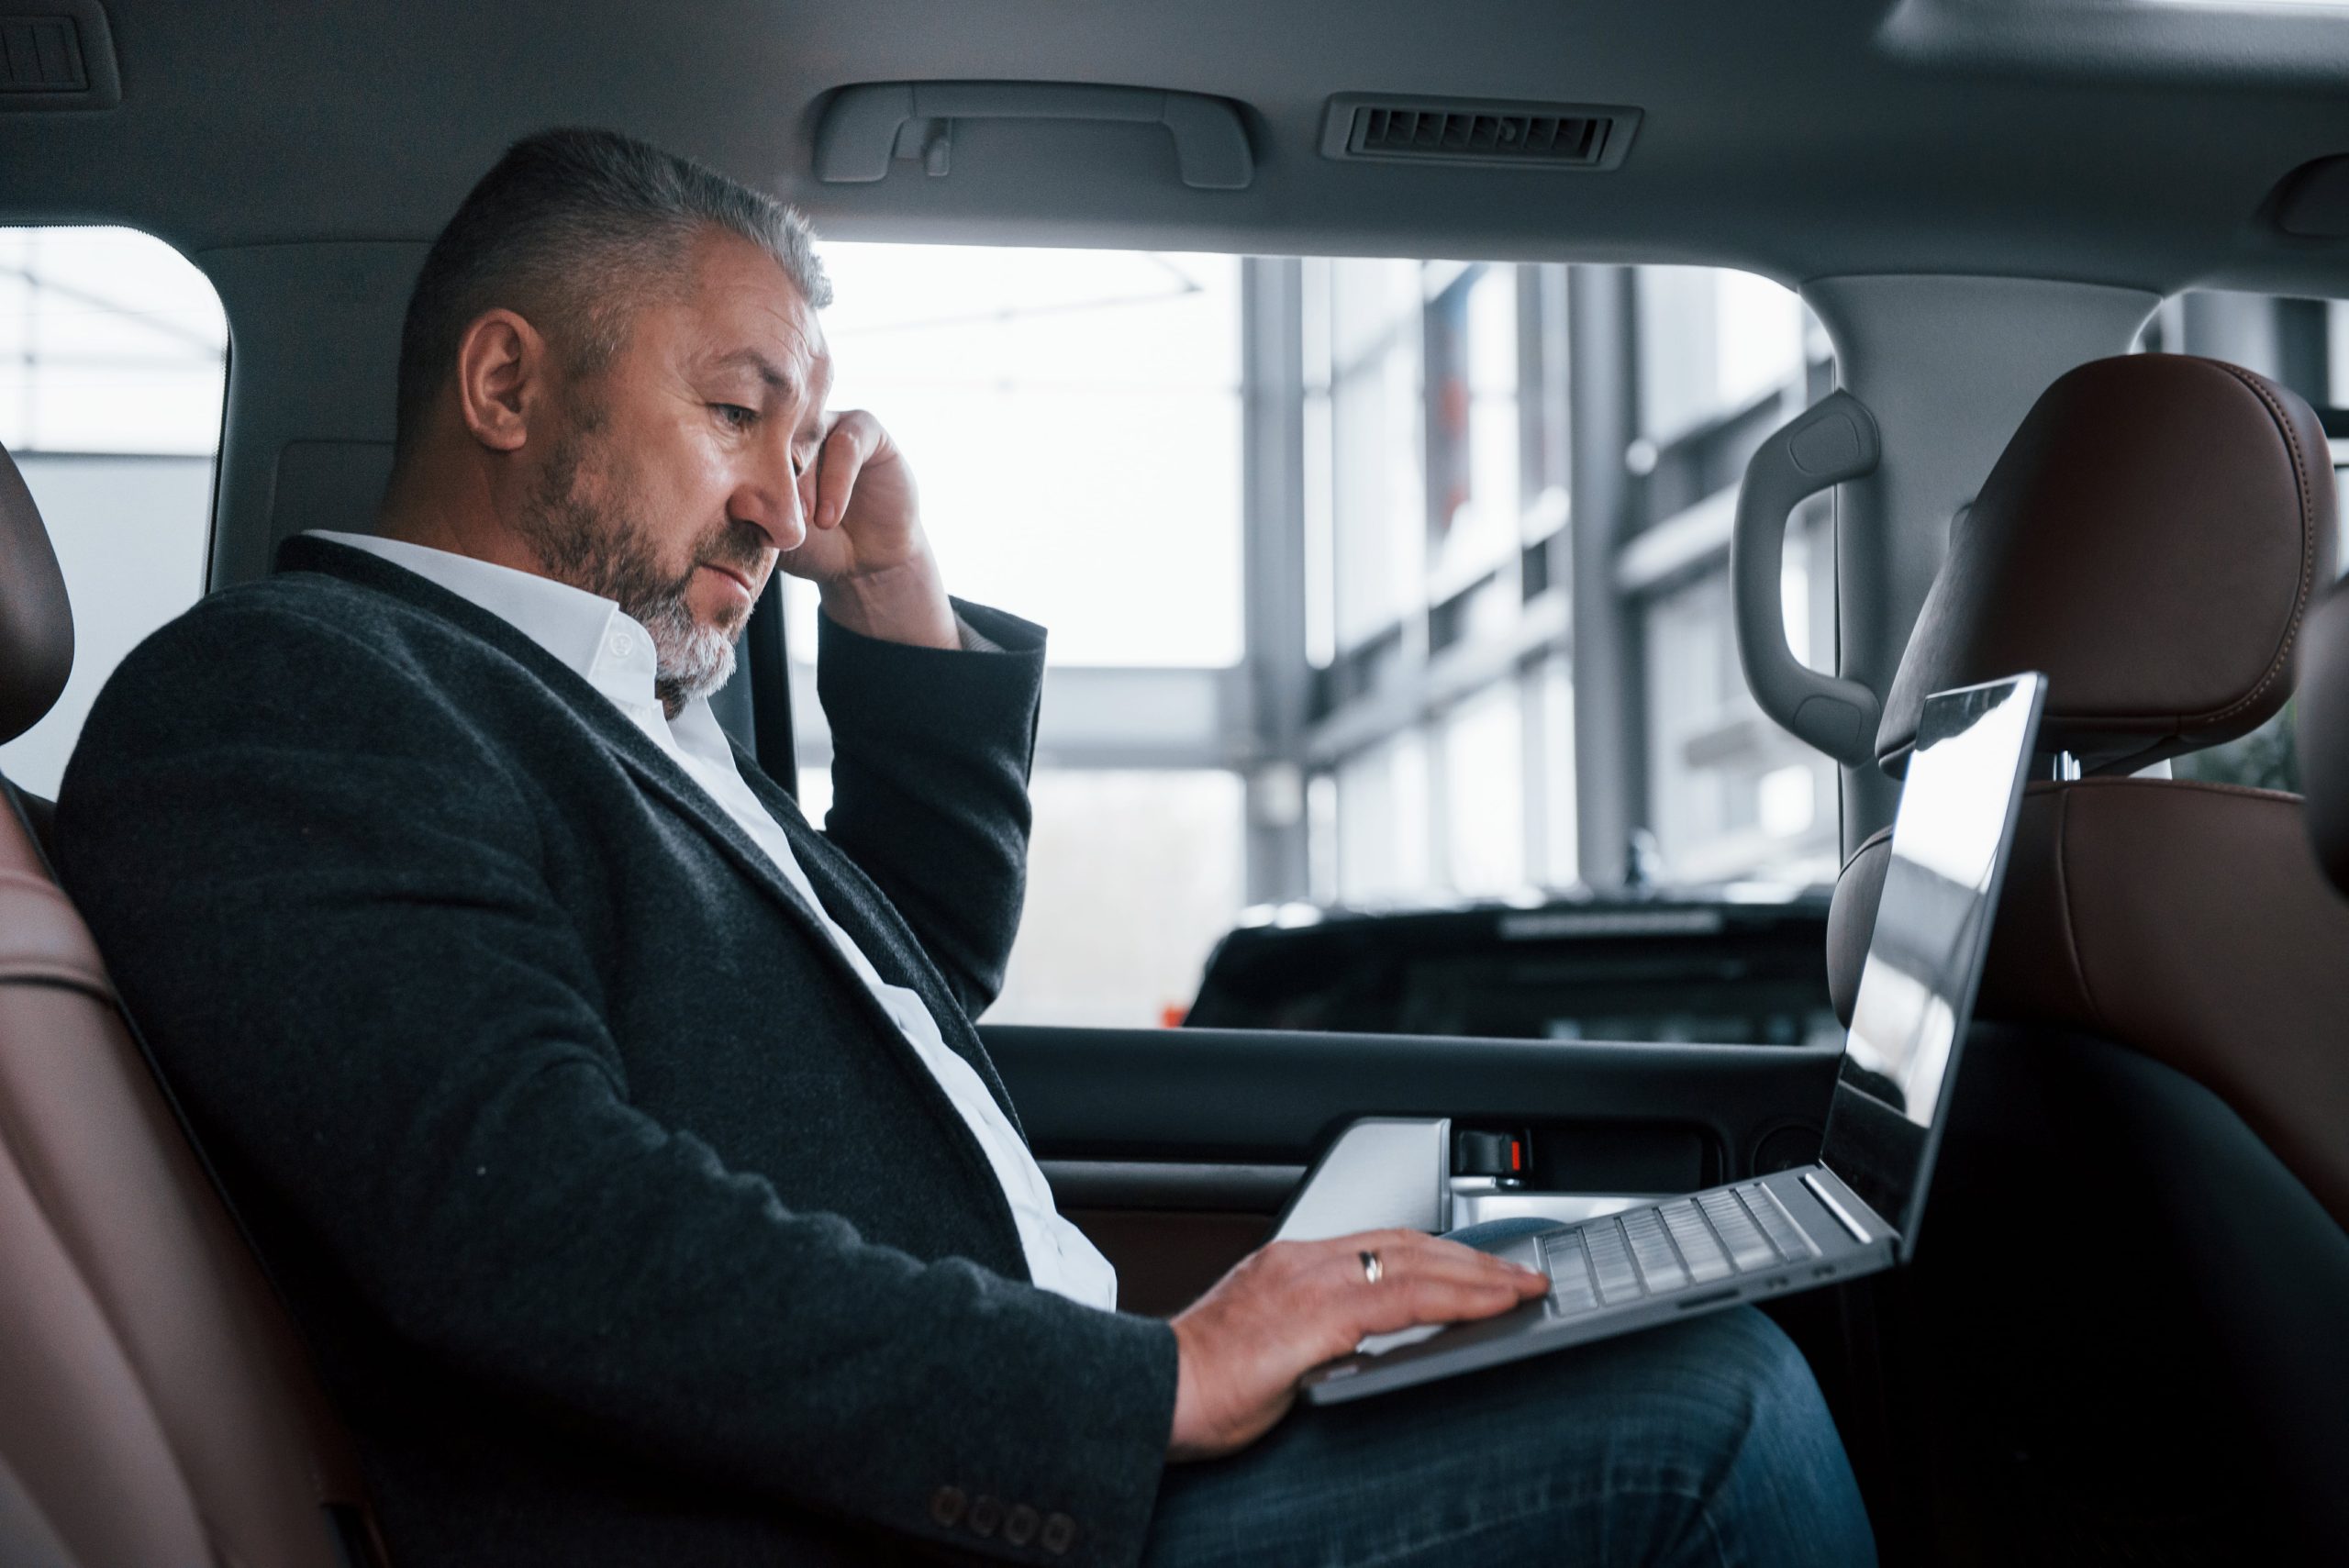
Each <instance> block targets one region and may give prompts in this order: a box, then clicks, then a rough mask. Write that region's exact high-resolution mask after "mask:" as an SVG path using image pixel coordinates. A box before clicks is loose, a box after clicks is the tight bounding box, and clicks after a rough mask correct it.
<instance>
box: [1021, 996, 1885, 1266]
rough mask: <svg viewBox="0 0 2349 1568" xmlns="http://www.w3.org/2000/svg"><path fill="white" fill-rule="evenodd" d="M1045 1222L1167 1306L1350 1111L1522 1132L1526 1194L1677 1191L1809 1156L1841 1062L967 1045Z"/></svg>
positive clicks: (1093, 1040)
mask: <svg viewBox="0 0 2349 1568" xmlns="http://www.w3.org/2000/svg"><path fill="white" fill-rule="evenodd" d="M981 1033H982V1034H983V1035H984V1037H985V1041H986V1046H987V1050H988V1051H989V1052H990V1053H991V1054H992V1055H993V1056H994V1058H995V1062H996V1066H997V1068H998V1069H999V1070H1000V1071H1001V1073H1002V1074H1003V1077H1004V1081H1005V1083H1006V1084H1007V1085H1008V1087H1009V1089H1010V1091H1011V1096H1012V1100H1013V1102H1014V1103H1015V1104H1016V1105H1017V1106H1019V1116H1020V1119H1021V1121H1022V1122H1023V1124H1024V1125H1025V1127H1026V1129H1027V1132H1028V1136H1029V1140H1030V1143H1031V1144H1032V1145H1033V1146H1034V1148H1035V1151H1036V1153H1037V1156H1038V1158H1039V1160H1040V1161H1041V1162H1042V1163H1043V1165H1044V1168H1045V1173H1046V1174H1047V1175H1048V1176H1049V1177H1050V1178H1051V1179H1052V1184H1053V1188H1054V1192H1055V1194H1056V1195H1057V1197H1058V1200H1059V1202H1060V1203H1061V1205H1062V1207H1063V1209H1064V1210H1066V1211H1067V1212H1068V1213H1069V1215H1070V1218H1072V1220H1073V1221H1074V1222H1075V1223H1076V1224H1078V1225H1079V1226H1080V1227H1081V1228H1083V1229H1085V1231H1086V1233H1087V1234H1088V1235H1090V1236H1092V1237H1093V1239H1094V1240H1095V1244H1096V1245H1097V1246H1100V1247H1101V1249H1102V1251H1104V1252H1105V1253H1107V1254H1108V1257H1109V1259H1110V1261H1111V1262H1113V1263H1115V1264H1117V1265H1118V1268H1119V1276H1120V1279H1121V1281H1122V1282H1123V1290H1122V1293H1121V1294H1122V1305H1124V1306H1125V1307H1128V1308H1129V1309H1130V1310H1133V1311H1146V1312H1159V1313H1163V1312H1170V1311H1174V1310H1176V1309H1179V1308H1180V1307H1182V1306H1184V1305H1186V1304H1187V1303H1188V1302H1189V1301H1190V1300H1191V1299H1193V1298H1195V1297H1196V1296H1197V1293H1198V1292H1199V1291H1201V1290H1203V1289H1205V1288H1206V1287H1207V1286H1208V1284H1212V1283H1213V1282H1214V1280H1215V1279H1216V1278H1217V1277H1218V1276H1219V1274H1220V1273H1222V1271H1223V1270H1224V1269H1226V1268H1228V1267H1230V1264H1232V1263H1233V1262H1237V1261H1238V1260H1239V1259H1240V1258H1241V1256H1243V1255H1245V1253H1246V1252H1247V1251H1250V1250H1251V1249H1252V1248H1253V1247H1255V1246H1256V1245H1258V1244H1260V1243H1261V1242H1262V1241H1263V1240H1264V1238H1265V1237H1267V1236H1268V1235H1269V1234H1270V1232H1271V1229H1272V1224H1273V1220H1274V1218H1275V1216H1276V1215H1277V1214H1278V1213H1279V1211H1280V1210H1281V1208H1282V1207H1284V1206H1285V1204H1286V1202H1287V1200H1288V1198H1289V1197H1290V1195H1292V1194H1293V1192H1294V1190H1295V1188H1296V1187H1297V1183H1298V1181H1299V1179H1300V1178H1301V1177H1302V1176H1303V1174H1304V1173H1305V1172H1306V1171H1307V1170H1308V1168H1309V1167H1310V1166H1311V1165H1312V1163H1313V1162H1315V1161H1316V1160H1317V1159H1318V1158H1319V1156H1320V1154H1321V1153H1322V1152H1323V1151H1325V1150H1326V1149H1327V1147H1328V1146H1329V1145H1330V1143H1331V1142H1332V1141H1333V1140H1335V1139H1336V1137H1337V1135H1338V1134H1339V1133H1340V1132H1341V1131H1342V1130H1343V1129H1345V1127H1346V1126H1347V1125H1348V1124H1349V1123H1351V1122H1353V1120H1355V1119H1356V1118H1362V1117H1378V1116H1386V1117H1395V1116H1424V1117H1449V1118H1452V1119H1453V1123H1454V1124H1455V1126H1458V1127H1462V1128H1468V1129H1474V1128H1507V1129H1524V1130H1525V1131H1526V1132H1527V1133H1528V1135H1529V1140H1530V1142H1531V1151H1532V1156H1531V1161H1530V1171H1529V1174H1528V1177H1527V1185H1528V1186H1529V1187H1531V1188H1534V1189H1548V1190H1555V1191H1571V1192H1591V1193H1654V1192H1665V1191H1685V1190H1687V1189H1690V1188H1693V1187H1698V1186H1703V1185H1706V1184H1711V1183H1716V1182H1720V1181H1727V1180H1731V1179H1735V1178H1738V1177H1742V1176H1745V1175H1749V1174H1752V1173H1754V1171H1755V1170H1756V1169H1757V1168H1761V1169H1779V1168H1783V1167H1784V1166H1787V1165H1790V1164H1797V1163H1800V1162H1803V1161H1805V1160H1808V1159H1810V1158H1812V1157H1813V1156H1815V1154H1816V1152H1817V1150H1818V1141H1819V1134H1820V1128H1821V1126H1822V1124H1823V1121H1824V1118H1825V1114H1826V1108H1827V1106H1828V1103H1829V1100H1830V1097H1831V1094H1832V1091H1833V1087H1834V1083H1835V1071H1836V1063H1837V1062H1838V1061H1839V1060H1840V1057H1841V1051H1839V1050H1836V1049H1831V1048H1830V1049H1821V1048H1818V1047H1809V1046H1707V1045H1668V1044H1625V1043H1611V1042H1600V1041H1588V1040H1476V1039H1460V1038H1449V1037H1425V1036H1405V1035H1359V1034H1322V1033H1308V1032H1302V1031H1275V1030H1252V1029H1047V1028H1039V1027H1030V1026H1017V1025H996V1026H988V1027H985V1028H984V1029H982V1030H981Z"/></svg>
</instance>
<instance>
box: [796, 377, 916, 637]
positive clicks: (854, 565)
mask: <svg viewBox="0 0 2349 1568" xmlns="http://www.w3.org/2000/svg"><path fill="white" fill-rule="evenodd" d="M827 425H828V428H827V429H826V430H825V433H824V439H823V441H822V443H821V444H820V445H819V446H818V448H817V450H816V459H815V461H814V462H810V463H809V464H807V468H806V469H805V470H803V471H802V472H801V473H800V475H799V501H800V506H801V508H802V510H803V511H804V512H805V513H806V515H807V539H805V540H804V541H802V542H801V544H800V546H799V548H798V549H796V550H786V551H785V552H784V554H783V556H782V557H781V558H780V561H779V562H778V564H780V565H781V566H782V568H783V569H784V570H785V572H788V573H791V574H792V575H794V576H795V577H805V578H807V580H808V581H809V582H811V583H813V584H816V585H817V586H818V588H820V589H821V590H822V591H823V598H824V613H825V614H826V615H829V616H830V617H832V618H833V619H834V620H836V621H838V622H840V623H841V625H842V626H844V627H846V628H849V629H850V630H851V631H854V632H861V633H862V634H863V635H864V636H866V637H877V638H880V639H883V640H885V641H888V642H910V643H916V644H918V645H920V646H922V647H925V648H947V649H952V648H957V647H960V646H961V635H960V632H959V631H958V629H957V628H956V627H955V624H954V606H952V605H951V604H949V603H948V602H947V598H946V584H945V579H944V577H943V576H942V575H941V573H940V572H939V570H938V561H937V558H936V557H935V556H933V555H932V554H931V553H930V539H929V536H928V535H927V534H925V533H923V531H922V526H921V507H920V505H919V499H918V491H917V490H916V489H915V487H914V473H913V466H912V465H911V464H910V463H908V462H906V458H905V454H904V453H903V452H901V451H899V450H897V444H896V442H895V441H893V440H891V439H889V432H888V431H886V430H885V429H883V428H881V421H879V420H878V419H875V418H874V417H873V416H872V415H870V414H867V413H865V412H864V411H863V409H852V410H851V411H849V412H847V413H844V414H838V415H834V416H831V417H829V419H828V421H827Z"/></svg>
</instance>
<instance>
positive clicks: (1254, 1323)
mask: <svg viewBox="0 0 2349 1568" xmlns="http://www.w3.org/2000/svg"><path fill="white" fill-rule="evenodd" d="M1364 1252H1371V1253H1375V1255H1376V1256H1377V1259H1378V1278H1377V1279H1376V1280H1375V1281H1373V1280H1372V1279H1370V1278H1369V1277H1368V1271H1366V1270H1365V1269H1364V1266H1363V1261H1362V1255H1363V1254H1364ZM1549 1288H1550V1282H1549V1280H1548V1278H1547V1277H1545V1276H1544V1275H1542V1274H1539V1273H1534V1272H1533V1271H1532V1270H1531V1269H1523V1268H1520V1267H1518V1265H1516V1264H1515V1263H1511V1262H1504V1261H1503V1260H1501V1259H1499V1258H1496V1257H1493V1256H1491V1255H1490V1254H1488V1253H1485V1252H1479V1251H1476V1250H1475V1248H1473V1247H1464V1246H1462V1245H1461V1244H1460V1243H1459V1242H1457V1241H1446V1240H1442V1239H1441V1238H1438V1237H1434V1236H1426V1235H1422V1234H1420V1233H1419V1231H1416V1230H1369V1231H1364V1232H1363V1233H1362V1234H1361V1235H1358V1236H1341V1237H1338V1238H1336V1239H1335V1240H1328V1241H1275V1242H1274V1243H1273V1244H1272V1245H1271V1246H1269V1247H1266V1248H1264V1250H1263V1251H1257V1252H1252V1253H1251V1254H1249V1255H1248V1256H1247V1257H1245V1258H1243V1259H1241V1262H1240V1264H1239V1266H1238V1267H1236V1268H1234V1269H1233V1270H1232V1271H1231V1272H1230V1273H1228V1274H1226V1275H1224V1276H1223V1278H1222V1279H1221V1280H1220V1281H1219V1282H1218V1283H1217V1284H1216V1286H1215V1288H1214V1289H1213V1290H1210V1291H1208V1293H1207V1295H1205V1296H1201V1297H1200V1298H1199V1299H1198V1300H1197V1302H1195V1303H1193V1304H1192V1305H1191V1306H1190V1307H1188V1308H1186V1310H1185V1311H1184V1312H1183V1314H1182V1315H1181V1316H1180V1317H1178V1318H1175V1345H1176V1348H1177V1350H1178V1351H1179V1353H1180V1355H1181V1366H1182V1370H1181V1373H1180V1374H1179V1377H1178V1380H1177V1382H1176V1385H1175V1430H1174V1432H1173V1434H1172V1436H1171V1437H1170V1438H1169V1439H1168V1440H1167V1445H1166V1452H1167V1457H1168V1458H1170V1459H1175V1460H1186V1459H1213V1458H1215V1457H1217V1456H1218V1455H1220V1454H1227V1453H1230V1452H1232V1451H1234V1450H1236V1449H1241V1448H1245V1447H1246V1446H1247V1445H1248V1444H1250V1443H1252V1442H1253V1441H1255V1440H1257V1439H1258V1438H1260V1437H1262V1436H1263V1435H1264V1433H1265V1431H1267V1430H1268V1429H1270V1428H1271V1427H1272V1425H1273V1423H1274V1422H1275V1421H1277V1420H1279V1419H1280V1418H1281V1417H1282V1415H1283V1414H1284V1413H1285V1412H1286V1410H1287V1409H1288V1407H1289V1405H1290V1403H1291V1402H1292V1401H1293V1400H1294V1399H1295V1398H1296V1396H1297V1379H1298V1378H1300V1377H1302V1376H1304V1375H1305V1373H1308V1372H1309V1371H1311V1370H1312V1369H1313V1368H1315V1367H1317V1366H1319V1365H1320V1364H1321V1363H1322V1362H1326V1361H1331V1360H1334V1359H1336V1358H1337V1357H1339V1356H1341V1355H1344V1354H1346V1353H1347V1352H1348V1351H1352V1350H1353V1348H1354V1347H1355V1346H1356V1345H1358V1344H1360V1343H1361V1342H1362V1340H1363V1338H1364V1336H1365V1335H1369V1334H1387V1333H1392V1332H1394V1331H1395V1330H1396V1329H1410V1328H1416V1327H1418V1326H1419V1325H1420V1324H1423V1323H1455V1322H1463V1321H1465V1320H1467V1319H1469V1318H1490V1317H1493V1316H1495V1315H1497V1314H1498V1313H1502V1312H1506V1311H1508V1309H1509V1308H1510V1307H1515V1306H1517V1305H1518V1303H1520V1302H1522V1301H1531V1300H1532V1299H1533V1298H1534V1297H1536V1296H1541V1295H1542V1294H1543V1293H1544V1292H1545V1291H1547V1290H1548V1289H1549Z"/></svg>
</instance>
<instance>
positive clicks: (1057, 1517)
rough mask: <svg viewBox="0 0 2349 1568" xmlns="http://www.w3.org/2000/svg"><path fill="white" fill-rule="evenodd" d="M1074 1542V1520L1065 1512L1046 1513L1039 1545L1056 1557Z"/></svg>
mask: <svg viewBox="0 0 2349 1568" xmlns="http://www.w3.org/2000/svg"><path fill="white" fill-rule="evenodd" d="M1075 1544H1076V1521H1075V1520H1074V1519H1073V1518H1069V1517H1068V1516H1067V1515H1066V1514H1046V1515H1045V1516H1044V1535H1043V1540H1042V1541H1041V1545H1042V1546H1043V1548H1044V1550H1045V1551H1049V1552H1051V1553H1052V1555H1053V1556H1055V1557H1058V1556H1061V1555H1062V1554H1063V1553H1064V1552H1066V1551H1068V1549H1069V1548H1070V1547H1072V1546H1074V1545H1075Z"/></svg>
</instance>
